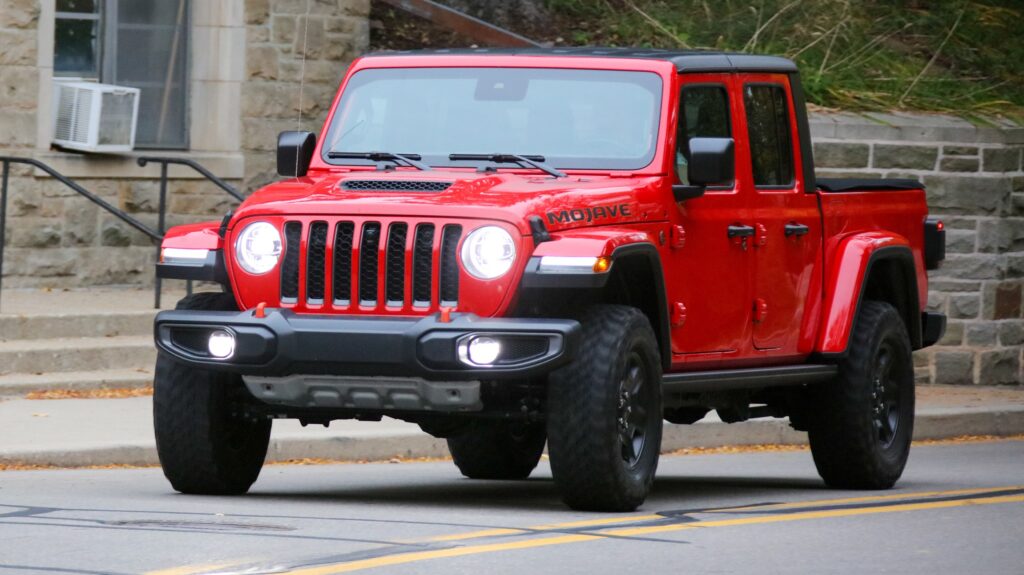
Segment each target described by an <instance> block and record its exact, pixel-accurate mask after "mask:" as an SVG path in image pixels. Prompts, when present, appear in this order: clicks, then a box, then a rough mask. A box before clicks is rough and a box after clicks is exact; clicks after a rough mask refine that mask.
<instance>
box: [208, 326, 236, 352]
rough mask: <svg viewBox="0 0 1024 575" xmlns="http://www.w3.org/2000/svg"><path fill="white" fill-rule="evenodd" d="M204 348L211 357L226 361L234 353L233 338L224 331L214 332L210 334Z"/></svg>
mask: <svg viewBox="0 0 1024 575" xmlns="http://www.w3.org/2000/svg"><path fill="white" fill-rule="evenodd" d="M206 347H207V349H209V350H210V355H212V356H213V357H215V358H217V359H227V358H229V357H231V356H232V355H233V354H234V353H235V336H233V335H231V334H230V333H228V332H226V331H221V330H218V331H215V332H213V333H211V334H210V341H209V342H207V345H206Z"/></svg>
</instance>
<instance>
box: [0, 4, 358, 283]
mask: <svg viewBox="0 0 1024 575" xmlns="http://www.w3.org/2000/svg"><path fill="white" fill-rule="evenodd" d="M191 10H192V17H191V27H190V41H191V45H190V48H191V56H190V61H191V70H190V114H189V116H190V135H191V149H190V150H188V151H186V152H171V153H164V152H159V151H147V152H145V154H150V155H172V156H173V155H184V156H187V157H190V158H193V159H196V160H197V161H199V162H200V163H201V164H203V165H204V166H206V167H207V168H209V169H210V171H212V172H213V173H215V174H217V175H219V176H221V177H223V178H226V179H228V181H229V182H230V183H232V184H233V185H235V186H236V187H239V188H241V189H242V190H243V191H244V192H248V191H251V190H253V189H255V188H257V187H259V186H261V185H263V184H265V183H267V182H269V181H271V180H272V179H274V178H275V177H276V175H275V165H274V163H275V158H274V148H275V146H276V143H277V134H278V132H279V131H281V130H292V129H297V128H299V127H300V126H301V129H305V130H312V131H314V132H319V131H320V129H321V127H322V123H323V121H324V117H325V115H326V112H327V108H328V107H329V106H330V103H331V100H332V98H333V95H334V92H335V90H337V87H338V84H339V82H340V80H341V78H342V76H343V75H344V73H345V70H346V68H347V67H348V64H349V63H350V62H351V61H352V59H354V58H355V57H356V56H357V55H358V54H360V53H361V52H363V51H365V50H366V47H367V45H368V42H369V26H368V19H367V17H368V14H369V0H216V1H212V0H192V2H191ZM307 11H308V17H307ZM53 12H54V0H0V155H15V156H28V157H34V158H37V159H39V160H41V161H43V162H45V163H47V164H50V165H52V166H54V167H55V168H56V169H57V170H58V171H60V172H62V173H64V174H66V175H68V176H69V177H71V178H73V179H74V180H75V181H76V182H78V183H79V184H80V185H82V186H83V187H85V188H86V189H87V190H89V191H91V192H93V193H95V194H97V195H98V196H100V197H101V198H103V199H104V200H106V201H107V202H109V203H111V204H113V205H115V206H117V207H119V208H121V209H123V210H125V211H127V212H128V213H129V214H130V215H132V216H133V217H135V218H137V219H139V220H140V221H142V222H143V223H144V224H146V225H148V226H150V227H153V228H155V227H156V224H157V210H158V205H159V185H160V184H159V179H158V176H159V168H158V167H156V166H155V165H152V164H151V165H150V166H148V167H146V168H141V167H139V166H138V165H136V163H135V158H136V157H137V156H139V155H144V153H143V152H137V153H133V154H129V155H125V156H96V155H83V154H71V153H64V152H60V151H55V150H51V149H50V143H49V142H50V128H49V123H48V119H49V101H50V100H49V98H50V92H51V91H50V89H49V86H50V83H51V78H52V65H53ZM303 47H305V48H306V58H305V80H304V81H302V82H300V79H301V76H302V69H303V62H302V61H303V58H302V53H303ZM300 83H301V84H302V88H301V90H302V92H303V113H302V120H301V123H300V122H299V106H298V103H299V91H300ZM40 111H42V113H40ZM170 173H171V176H172V179H171V181H170V183H169V185H168V208H169V211H168V218H167V223H168V226H172V225H177V224H181V223H188V222H195V221H203V220H210V219H217V220H219V219H220V218H221V217H222V216H223V215H224V213H225V212H227V211H228V210H229V209H231V208H232V207H234V205H235V203H236V202H235V201H234V200H233V199H232V198H231V197H230V196H227V195H226V194H224V193H223V192H221V191H220V190H219V189H217V188H216V187H215V186H213V184H211V183H209V182H207V181H206V180H203V179H201V178H199V177H198V176H197V175H196V174H195V173H194V172H191V171H189V170H187V169H184V168H177V167H172V169H171V172H170ZM11 175H12V177H11V180H10V187H9V192H10V199H9V202H8V222H7V224H8V226H7V233H6V240H7V249H6V250H5V261H4V269H3V273H4V284H3V286H4V287H5V288H17V287H51V288H74V287H82V286H89V285H114V284H137V285H146V284H151V283H152V281H153V262H154V258H155V246H154V244H153V242H152V241H151V240H150V239H149V238H148V237H146V236H145V235H143V234H141V233H139V232H137V231H135V230H134V229H132V228H131V227H130V226H128V225H127V224H125V223H123V222H121V221H120V220H118V219H116V218H115V217H113V216H111V215H109V214H108V213H106V212H104V211H103V210H101V209H99V208H98V207H97V206H95V205H93V204H92V203H90V202H89V201H88V200H86V199H85V198H83V197H81V196H79V195H77V194H76V193H75V192H73V191H71V190H70V189H68V188H66V187H64V186H63V185H62V184H60V183H59V182H57V181H54V180H53V179H52V178H49V177H48V176H46V175H45V174H43V173H42V172H38V171H35V170H33V169H30V168H27V167H25V166H19V165H13V166H12V170H11Z"/></svg>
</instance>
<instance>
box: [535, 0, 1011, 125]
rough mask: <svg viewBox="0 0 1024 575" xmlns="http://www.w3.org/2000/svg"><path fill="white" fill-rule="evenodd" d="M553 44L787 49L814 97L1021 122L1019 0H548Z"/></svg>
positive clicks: (864, 107)
mask: <svg viewBox="0 0 1024 575" xmlns="http://www.w3.org/2000/svg"><path fill="white" fill-rule="evenodd" d="M545 4H546V6H547V8H548V10H549V11H550V12H551V14H552V16H553V25H552V27H551V29H552V30H557V32H551V31H548V32H545V31H544V30H535V31H534V34H533V37H535V38H538V37H541V36H543V37H544V39H545V40H548V41H550V42H553V43H554V44H556V45H605V46H643V47H658V48H704V49H713V50H729V51H742V52H751V53H766V54H779V55H784V56H787V57H790V58H793V59H794V60H795V61H796V62H797V63H798V65H799V66H800V70H801V72H802V75H803V78H804V84H805V89H806V92H807V97H808V100H809V101H810V102H811V103H812V104H815V105H817V106H821V107H824V108H835V109H843V110H850V111H869V110H915V111H933V112H945V113H953V114H958V115H961V116H966V117H976V118H978V119H979V120H980V119H981V118H982V117H984V116H997V117H1008V118H1011V119H1014V120H1016V121H1018V122H1020V121H1021V120H1022V119H1024V41H1022V40H1021V32H1022V31H1024V24H1022V22H1024V3H1021V2H1020V0H968V1H963V0H932V1H928V0H902V1H898V0H889V1H884V0H874V1H864V2H858V1H856V0H760V1H738V0H673V1H666V0H546V1H545Z"/></svg>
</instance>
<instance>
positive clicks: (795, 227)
mask: <svg viewBox="0 0 1024 575" xmlns="http://www.w3.org/2000/svg"><path fill="white" fill-rule="evenodd" d="M809 231H811V228H809V227H807V226H805V225H803V224H797V223H791V224H786V237H787V238H788V237H789V236H803V235H806V234H807V232H809Z"/></svg>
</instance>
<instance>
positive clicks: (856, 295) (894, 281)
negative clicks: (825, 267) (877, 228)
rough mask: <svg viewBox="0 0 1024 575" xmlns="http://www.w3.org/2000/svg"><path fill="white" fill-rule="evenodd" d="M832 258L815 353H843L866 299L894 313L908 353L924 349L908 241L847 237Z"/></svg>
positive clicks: (873, 237)
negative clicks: (906, 337) (903, 329)
mask: <svg viewBox="0 0 1024 575" xmlns="http://www.w3.org/2000/svg"><path fill="white" fill-rule="evenodd" d="M835 253H836V255H835V258H834V261H835V264H834V265H833V266H832V267H831V269H830V273H829V275H828V278H827V282H828V283H827V285H828V286H829V291H828V292H827V295H826V301H825V308H824V309H825V312H824V313H823V315H822V324H821V326H820V330H819V337H818V343H817V346H816V348H817V349H816V351H817V352H818V353H819V354H820V355H823V356H826V357H829V356H831V357H844V356H845V355H846V354H847V348H848V345H849V340H850V336H851V334H852V332H853V328H854V326H855V323H856V321H857V316H858V313H859V312H860V309H861V306H862V305H863V302H864V301H865V300H877V301H883V302H886V303H889V304H890V305H892V306H893V307H894V308H896V310H897V311H898V312H899V314H900V317H901V318H902V319H903V322H904V325H905V326H906V328H907V333H908V335H909V336H910V342H911V346H912V348H913V349H915V350H916V349H920V348H921V347H923V343H922V329H921V304H920V297H919V293H920V292H919V291H918V280H917V272H916V265H917V264H916V259H915V257H914V252H913V250H912V249H911V247H910V244H909V242H907V241H906V240H905V239H903V238H901V237H898V236H885V237H882V236H879V235H877V234H865V235H860V236H853V237H851V238H847V239H846V240H844V241H843V243H842V244H841V247H840V248H839V249H837V250H836V252H835Z"/></svg>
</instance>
